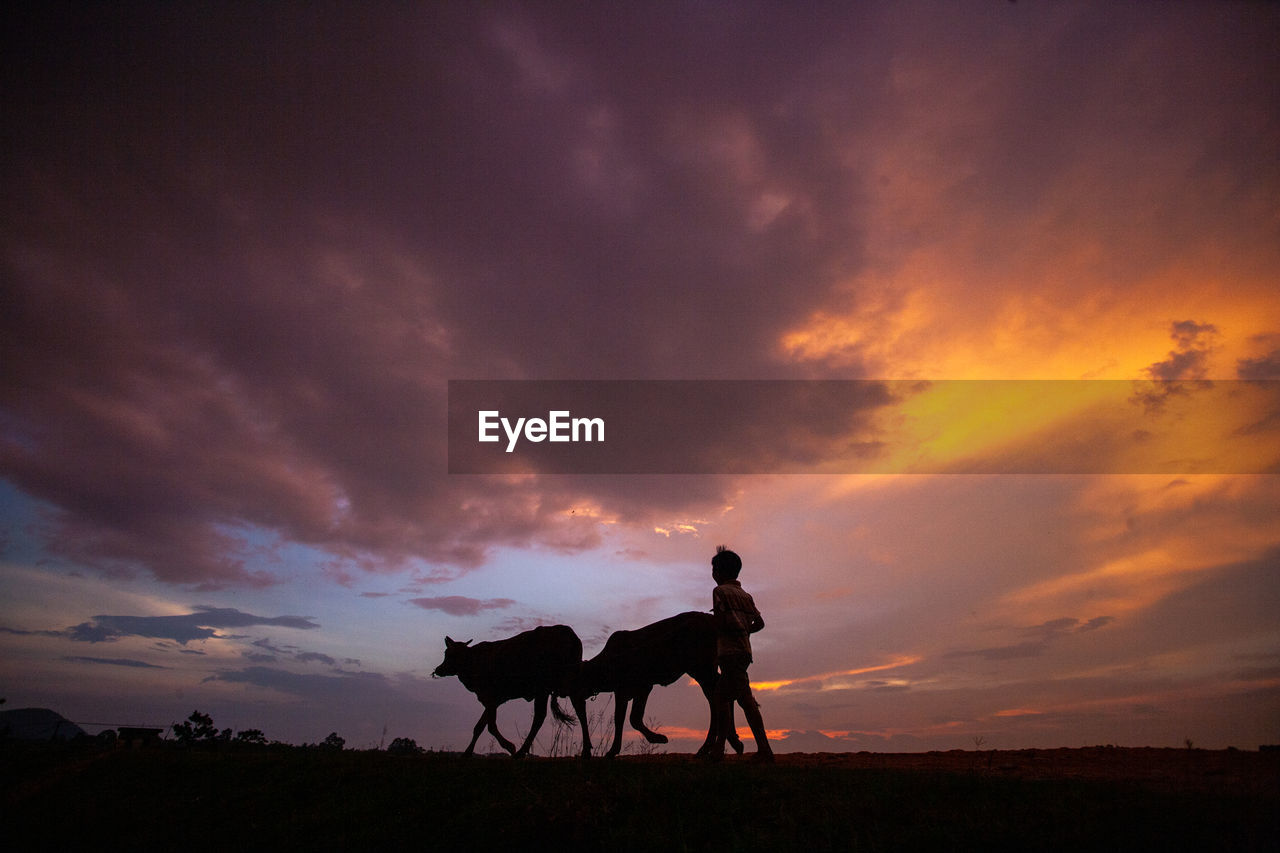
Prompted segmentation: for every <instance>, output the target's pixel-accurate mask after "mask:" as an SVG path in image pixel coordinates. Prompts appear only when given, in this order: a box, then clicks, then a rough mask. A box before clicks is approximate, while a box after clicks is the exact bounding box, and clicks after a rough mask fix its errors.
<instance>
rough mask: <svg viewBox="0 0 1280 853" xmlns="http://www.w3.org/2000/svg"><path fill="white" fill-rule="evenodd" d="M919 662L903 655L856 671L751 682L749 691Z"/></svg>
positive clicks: (914, 656) (825, 679)
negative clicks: (888, 661)
mask: <svg viewBox="0 0 1280 853" xmlns="http://www.w3.org/2000/svg"><path fill="white" fill-rule="evenodd" d="M919 660H921V658H920V657H919V656H918V655H903V656H900V657H899V658H897V659H896V660H894V661H892V662H890V663H883V664H877V665H875V666H864V667H858V668H856V669H842V670H837V671H835V672H825V673H822V674H821V675H804V676H800V677H798V678H784V679H779V680H777V681H753V682H751V689H752V690H765V691H769V690H778V689H780V688H783V687H791V686H793V685H797V684H807V683H810V682H824V681H829V680H831V679H833V678H844V677H847V676H851V675H865V674H866V673H869V672H883V671H885V670H889V669H897V668H898V667H902V666H910V665H911V664H913V663H916V662H918V661H919Z"/></svg>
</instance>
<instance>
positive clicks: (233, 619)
mask: <svg viewBox="0 0 1280 853" xmlns="http://www.w3.org/2000/svg"><path fill="white" fill-rule="evenodd" d="M255 625H272V626H278V627H282V628H296V629H300V630H311V629H315V628H319V627H320V626H319V625H317V624H316V623H315V622H313V621H311V620H310V619H308V618H306V617H302V616H255V615H253V614H252V613H244V612H242V611H240V610H236V609H234V608H226V607H198V608H196V612H194V613H186V614H182V615H180V616H108V615H99V616H95V617H93V621H92V622H82V623H80V624H79V625H75V626H72V627H70V628H68V629H67V631H66V635H67V636H69V637H70V638H71V639H72V640H77V641H79V642H86V643H102V642H110V641H113V640H117V639H119V638H121V637H130V636H136V637H159V638H164V639H169V640H173V641H174V642H177V643H181V644H183V645H185V644H186V643H188V642H190V641H192V640H207V639H210V638H213V637H217V636H219V634H218V631H217V629H219V628H245V627H250V626H255Z"/></svg>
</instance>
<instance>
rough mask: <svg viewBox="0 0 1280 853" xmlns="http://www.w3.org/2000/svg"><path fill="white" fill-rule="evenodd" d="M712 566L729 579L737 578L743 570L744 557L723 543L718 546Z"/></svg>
mask: <svg viewBox="0 0 1280 853" xmlns="http://www.w3.org/2000/svg"><path fill="white" fill-rule="evenodd" d="M711 568H713V569H715V570H716V571H718V572H719V573H720V574H721V575H723V576H724V577H726V578H727V579H729V580H731V581H732V580H737V579H738V573H739V572H741V571H742V558H741V557H739V556H738V555H737V554H735V553H733V552H732V551H730V550H729V549H728V548H726V547H724V546H723V545H717V546H716V555H715V556H714V557H712V558H711Z"/></svg>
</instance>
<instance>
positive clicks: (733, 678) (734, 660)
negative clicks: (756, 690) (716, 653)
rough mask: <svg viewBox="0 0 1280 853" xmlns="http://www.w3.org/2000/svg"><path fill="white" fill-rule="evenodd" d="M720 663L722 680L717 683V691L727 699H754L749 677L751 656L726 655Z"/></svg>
mask: <svg viewBox="0 0 1280 853" xmlns="http://www.w3.org/2000/svg"><path fill="white" fill-rule="evenodd" d="M718 663H719V664H720V681H719V682H718V683H717V684H716V692H717V693H719V694H720V695H721V696H723V697H725V698H726V699H754V697H753V696H752V695H751V681H750V679H748V678H747V667H749V666H750V665H751V658H750V657H748V656H746V655H725V656H724V657H722V658H720V660H719V661H718Z"/></svg>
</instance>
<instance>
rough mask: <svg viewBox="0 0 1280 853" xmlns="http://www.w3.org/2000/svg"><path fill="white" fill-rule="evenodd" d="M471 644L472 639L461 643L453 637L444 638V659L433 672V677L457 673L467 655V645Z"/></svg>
mask: <svg viewBox="0 0 1280 853" xmlns="http://www.w3.org/2000/svg"><path fill="white" fill-rule="evenodd" d="M470 645H471V641H470V640H467V641H466V642H465V643H459V642H458V641H457V640H455V639H453V638H451V637H445V638H444V660H443V661H441V662H440V665H439V666H438V667H436V668H435V670H434V671H433V672H432V673H431V677H432V678H444V677H445V676H448V675H457V674H458V667H459V665H460V664H461V663H462V659H463V658H464V657H465V656H466V653H467V647H468V646H470Z"/></svg>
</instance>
